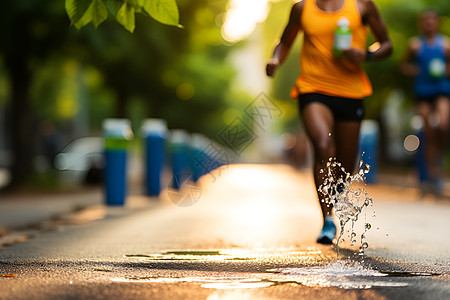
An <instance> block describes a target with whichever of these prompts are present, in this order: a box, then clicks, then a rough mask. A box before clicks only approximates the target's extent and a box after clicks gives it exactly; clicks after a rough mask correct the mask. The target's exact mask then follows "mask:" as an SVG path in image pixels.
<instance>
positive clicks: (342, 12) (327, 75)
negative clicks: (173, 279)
mask: <svg viewBox="0 0 450 300" xmlns="http://www.w3.org/2000/svg"><path fill="white" fill-rule="evenodd" d="M366 26H368V27H369V28H370V29H371V30H372V32H373V34H374V36H375V38H376V40H377V41H378V43H379V47H378V48H377V49H376V50H373V51H369V50H367V29H366ZM300 32H303V33H304V34H303V44H302V49H301V54H300V69H301V75H300V76H299V77H298V79H297V81H296V83H295V85H294V87H293V88H292V90H291V96H292V97H293V98H298V100H299V106H300V115H301V119H302V121H303V124H304V127H305V130H306V132H307V133H308V135H309V138H310V139H311V142H312V144H313V148H314V170H313V172H314V179H315V185H316V188H317V190H318V196H319V202H320V206H321V209H322V215H323V221H324V225H323V227H322V231H321V233H320V234H319V237H318V238H317V242H318V243H323V244H331V243H332V241H333V239H334V238H335V236H336V226H335V225H334V223H333V219H332V217H331V210H332V205H331V203H329V199H327V197H326V196H325V195H324V194H323V193H322V192H320V191H319V187H320V186H321V185H322V183H324V180H325V178H324V174H323V173H321V170H326V169H327V166H326V165H327V162H328V161H329V160H330V159H333V160H334V159H335V160H336V161H337V162H339V163H341V164H342V167H344V168H345V170H347V172H353V170H354V169H355V166H356V161H357V155H358V141H359V129H360V124H361V120H362V118H363V115H364V108H363V102H362V99H363V98H364V97H366V96H369V95H371V94H372V87H371V84H370V81H369V79H368V78H367V76H366V74H365V72H364V71H363V70H362V68H361V63H362V62H365V61H373V60H379V59H381V58H384V57H387V56H388V55H389V54H390V53H391V52H392V44H391V41H390V39H389V37H388V33H387V29H386V26H385V24H384V22H383V20H382V18H381V16H380V13H379V11H378V8H377V7H376V5H375V4H374V2H373V1H372V0H303V1H300V2H298V3H296V4H294V6H293V8H292V11H291V14H290V18H289V22H288V24H287V26H286V28H285V29H284V32H283V35H282V37H281V40H280V43H279V44H278V45H277V46H276V48H275V51H274V53H273V58H272V60H271V61H270V62H269V63H268V64H267V66H266V73H267V75H268V76H274V74H275V71H276V70H277V69H278V68H279V66H280V65H281V64H282V63H283V61H284V60H285V59H286V57H287V55H288V52H289V50H290V48H291V46H292V44H293V42H294V40H295V38H296V37H297V35H298V34H299V33H300ZM322 172H323V171H322ZM325 173H326V171H325ZM345 175H346V174H345V172H344V171H343V170H342V169H341V168H335V170H333V176H334V180H333V182H335V183H336V182H337V181H338V180H341V181H342V180H345ZM333 189H334V190H335V191H336V192H338V193H339V192H340V191H342V189H343V184H340V185H336V184H335V185H334V186H333Z"/></svg>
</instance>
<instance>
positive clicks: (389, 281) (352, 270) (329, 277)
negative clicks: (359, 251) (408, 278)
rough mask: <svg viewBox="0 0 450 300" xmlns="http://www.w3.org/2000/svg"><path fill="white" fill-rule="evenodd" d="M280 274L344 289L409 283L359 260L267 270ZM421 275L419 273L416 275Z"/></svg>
mask: <svg viewBox="0 0 450 300" xmlns="http://www.w3.org/2000/svg"><path fill="white" fill-rule="evenodd" d="M267 272H271V273H275V274H279V275H281V276H278V277H277V278H278V279H272V280H278V281H279V282H282V281H288V282H297V283H299V284H302V285H304V286H308V287H337V288H342V289H370V288H373V287H405V286H408V283H406V282H403V281H401V280H393V278H392V276H394V275H390V274H387V273H382V272H379V271H377V270H373V269H369V268H367V267H364V266H363V265H361V264H360V263H358V262H347V261H342V260H341V261H335V262H332V263H330V264H328V265H325V266H315V267H306V268H282V269H272V270H267ZM416 276H419V275H416Z"/></svg>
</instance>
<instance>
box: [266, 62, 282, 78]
mask: <svg viewBox="0 0 450 300" xmlns="http://www.w3.org/2000/svg"><path fill="white" fill-rule="evenodd" d="M279 66H280V63H279V62H278V61H277V60H271V61H270V62H268V63H267V65H266V74H267V76H269V77H273V76H274V75H275V71H276V70H277V69H278V67H279Z"/></svg>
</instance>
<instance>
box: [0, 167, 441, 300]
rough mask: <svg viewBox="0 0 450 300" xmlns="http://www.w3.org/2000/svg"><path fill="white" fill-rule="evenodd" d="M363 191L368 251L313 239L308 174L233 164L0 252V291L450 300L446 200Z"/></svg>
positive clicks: (316, 221) (14, 294) (315, 228)
mask: <svg viewBox="0 0 450 300" xmlns="http://www.w3.org/2000/svg"><path fill="white" fill-rule="evenodd" d="M368 190H369V196H371V197H373V198H374V205H373V206H371V207H369V208H368V209H367V211H365V212H363V213H362V214H361V216H360V222H358V224H357V226H356V227H357V231H358V236H360V234H361V233H362V232H363V231H361V228H362V227H361V226H364V223H370V224H371V225H372V226H371V227H372V228H371V229H370V230H369V231H368V232H367V233H366V236H367V238H366V240H367V241H368V243H369V249H368V250H367V251H366V255H365V256H360V255H358V247H359V242H358V243H357V244H356V246H355V247H350V245H349V244H348V242H344V243H343V245H342V246H343V248H342V249H341V251H340V253H341V258H342V259H341V260H340V261H337V255H336V247H335V246H322V245H317V244H316V243H315V238H316V236H317V234H318V232H319V229H320V226H321V221H320V215H319V206H318V203H317V202H316V200H315V192H314V189H313V186H312V181H311V178H310V175H309V173H297V172H294V171H293V170H292V169H290V168H288V167H286V166H260V165H235V166H230V167H228V168H227V169H224V170H221V171H220V172H216V173H214V176H210V177H205V178H203V179H202V182H201V185H200V186H199V187H189V186H188V187H186V188H185V189H184V190H183V193H179V194H177V193H175V192H174V191H169V192H168V191H164V193H163V194H162V197H161V198H162V199H161V200H160V202H159V203H158V204H155V203H154V202H152V201H151V200H149V199H145V198H142V197H136V196H134V197H130V198H129V199H128V202H129V205H128V207H125V208H105V207H103V206H95V207H91V208H89V209H87V210H86V211H83V212H80V213H79V214H80V215H79V219H80V222H78V223H79V224H77V225H67V224H66V225H65V224H64V223H63V224H60V225H57V226H55V227H54V228H53V230H46V231H44V232H41V233H39V234H37V235H36V236H35V237H34V238H31V239H28V240H26V241H24V242H22V243H16V244H14V245H12V246H9V247H4V248H2V249H0V299H336V297H341V298H342V299H450V275H449V274H450V266H449V257H450V255H449V249H450V247H449V242H448V236H449V235H448V232H447V230H446V229H447V228H448V227H449V225H450V224H449V223H450V221H449V218H448V216H449V213H450V206H449V203H448V202H447V201H445V200H440V199H437V200H436V199H426V200H418V199H417V197H416V195H415V194H414V191H411V190H408V189H394V190H389V189H386V188H384V187H379V186H375V187H370V188H368ZM83 218H85V220H86V222H83ZM94 219H96V220H95V221H92V220H94ZM359 223H361V224H359ZM358 226H359V227H358ZM347 240H348V238H347Z"/></svg>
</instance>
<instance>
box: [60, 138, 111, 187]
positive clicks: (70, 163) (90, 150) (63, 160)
mask: <svg viewBox="0 0 450 300" xmlns="http://www.w3.org/2000/svg"><path fill="white" fill-rule="evenodd" d="M103 149H104V140H103V138H102V137H81V138H77V139H75V140H73V141H72V142H70V143H69V144H68V145H67V146H66V147H64V149H63V150H62V151H61V152H59V153H58V154H57V155H56V156H55V159H54V161H53V164H54V166H55V168H56V169H58V170H61V171H63V172H64V173H65V174H64V175H63V176H65V177H66V178H69V179H68V180H73V181H79V182H82V183H84V184H98V183H101V182H102V181H103V169H104V165H105V162H104V154H103Z"/></svg>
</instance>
